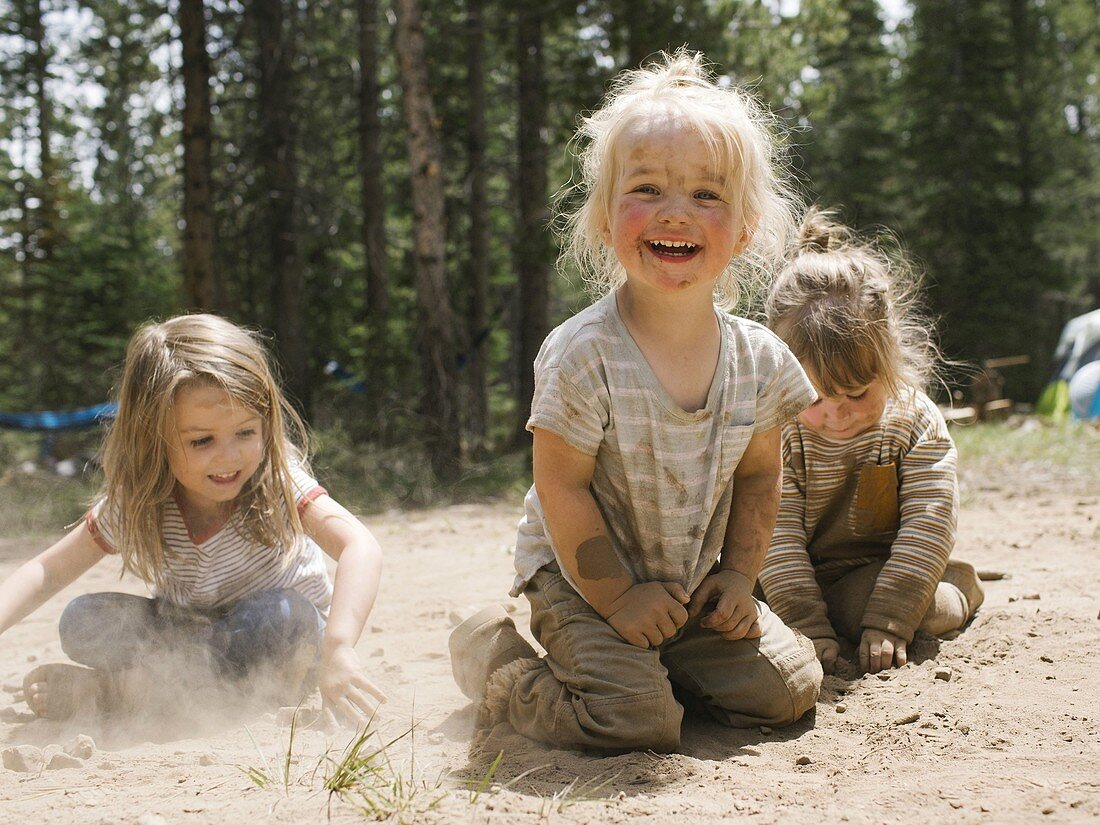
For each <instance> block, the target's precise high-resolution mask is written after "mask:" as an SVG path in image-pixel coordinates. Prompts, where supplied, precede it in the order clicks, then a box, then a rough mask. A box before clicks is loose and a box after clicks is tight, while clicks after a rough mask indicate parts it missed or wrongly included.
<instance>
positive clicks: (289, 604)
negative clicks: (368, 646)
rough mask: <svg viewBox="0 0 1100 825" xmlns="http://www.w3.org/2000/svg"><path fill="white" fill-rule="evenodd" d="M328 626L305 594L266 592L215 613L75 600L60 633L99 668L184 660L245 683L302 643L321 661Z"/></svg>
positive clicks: (134, 601)
mask: <svg viewBox="0 0 1100 825" xmlns="http://www.w3.org/2000/svg"><path fill="white" fill-rule="evenodd" d="M324 627H325V620H324V617H322V616H321V614H320V613H319V612H318V610H317V608H316V607H314V606H313V604H312V602H310V601H309V600H308V599H307V598H306V597H305V596H303V595H301V594H300V593H298V592H296V591H294V590H263V591H260V592H258V593H253V594H252V595H250V596H247V597H245V598H243V599H241V600H240V601H238V602H236V603H235V604H233V605H232V606H231V607H228V608H225V609H219V610H212V611H201V610H189V609H186V608H180V607H178V606H176V605H173V604H171V603H169V602H167V601H166V600H164V599H156V598H153V599H150V598H144V597H142V596H133V595H130V594H128V593H90V594H88V595H85V596H78V597H77V598H75V599H73V600H72V601H71V602H69V605H68V607H66V608H65V612H64V613H62V614H61V622H60V625H59V628H58V630H59V633H60V636H61V649H62V650H63V651H65V654H66V655H67V656H68V657H69V658H70V659H72V660H73V661H74V662H79V663H80V664H83V665H87V666H88V667H92V668H96V669H97V670H104V671H121V670H127V669H129V668H132V667H135V666H141V665H142V664H146V663H149V662H150V660H152V659H157V658H162V657H173V656H182V657H184V658H185V659H194V661H195V662H196V663H198V662H202V661H206V662H209V664H210V665H211V666H212V667H213V668H214V669H215V671H216V672H218V673H219V674H220V675H222V676H224V677H227V678H241V677H244V676H246V675H247V674H248V673H249V672H250V671H251V670H252V669H254V668H256V667H257V666H260V665H264V664H268V665H272V666H274V667H278V666H279V664H280V662H282V661H284V660H286V659H288V658H289V657H290V656H291V655H292V654H294V653H295V652H296V651H297V650H298V649H299V648H300V647H301V646H303V645H305V646H307V647H312V648H313V649H314V651H315V655H314V658H315V659H316V658H317V657H318V656H319V655H320V650H321V636H322V633H323V631H324Z"/></svg>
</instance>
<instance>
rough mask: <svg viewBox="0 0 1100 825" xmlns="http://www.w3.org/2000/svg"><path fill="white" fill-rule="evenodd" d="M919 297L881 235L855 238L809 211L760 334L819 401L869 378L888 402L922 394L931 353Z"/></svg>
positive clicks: (827, 215) (901, 259)
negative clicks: (767, 334) (780, 349)
mask: <svg viewBox="0 0 1100 825" xmlns="http://www.w3.org/2000/svg"><path fill="white" fill-rule="evenodd" d="M919 290H920V278H919V276H918V274H917V272H916V271H915V270H914V269H913V267H912V265H911V264H909V262H908V261H907V260H906V259H905V256H904V255H903V254H902V252H901V249H900V247H899V246H898V244H897V243H896V241H894V240H893V239H892V238H891V237H890V236H889V235H886V234H883V235H882V236H880V237H876V238H866V239H865V238H860V237H859V236H858V235H856V233H855V232H853V231H852V230H851V229H849V228H848V227H847V226H844V225H843V224H841V223H839V222H837V221H836V220H835V215H834V214H833V213H831V212H827V211H822V210H819V209H811V210H810V211H809V212H808V213H807V215H806V218H805V220H804V221H803V224H802V228H801V230H800V236H799V248H798V251H797V253H796V254H795V255H794V257H793V258H792V260H791V261H790V262H789V263H788V264H787V266H785V267H784V268H783V270H782V271H781V272H780V273H779V276H778V278H776V282H775V284H774V286H773V287H772V291H771V294H770V295H769V296H768V300H767V306H766V311H767V318H768V326H770V327H771V328H772V330H774V331H775V333H776V334H777V335H779V337H780V338H782V339H783V340H784V341H785V342H786V344H787V346H789V347H790V348H791V351H792V352H793V353H794V354H795V356H796V357H797V358H798V360H799V361H801V362H802V366H803V367H804V368H805V369H806V370H807V371H808V372H810V373H811V374H812V376H813V378H814V380H815V381H816V382H817V385H818V389H819V390H820V391H821V392H822V393H824V394H826V395H839V394H841V393H843V392H845V391H846V390H849V389H852V388H853V387H862V386H865V385H867V384H870V383H871V382H872V381H874V380H875V379H876V378H878V379H879V380H881V381H882V383H883V385H884V387H885V388H886V391H887V392H888V393H889V394H890V395H892V396H895V397H896V396H898V395H899V394H900V393H902V392H903V391H904V390H906V389H907V388H913V389H921V390H926V389H928V385H929V383H930V381H931V380H932V377H933V371H934V366H935V363H936V360H937V358H938V350H937V348H936V345H935V344H934V342H933V340H932V324H931V322H930V321H929V320H928V319H927V318H926V317H925V316H924V314H923V312H922V311H921V309H920V306H919V302H918V299H919Z"/></svg>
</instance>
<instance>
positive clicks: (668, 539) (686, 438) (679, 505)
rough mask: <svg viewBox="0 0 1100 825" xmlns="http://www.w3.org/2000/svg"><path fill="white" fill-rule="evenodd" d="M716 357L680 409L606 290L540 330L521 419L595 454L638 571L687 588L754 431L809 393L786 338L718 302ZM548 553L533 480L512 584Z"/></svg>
mask: <svg viewBox="0 0 1100 825" xmlns="http://www.w3.org/2000/svg"><path fill="white" fill-rule="evenodd" d="M715 314H716V316H717V318H718V321H719V324H720V328H721V351H720V355H719V361H718V364H719V366H718V368H717V369H716V370H715V374H714V379H713V381H712V384H711V388H710V391H709V394H708V397H707V402H706V405H705V406H704V407H703V408H702V409H700V410H697V411H695V412H687V411H686V410H683V409H682V408H680V407H679V406H678V405H677V404H676V402H675V401H673V400H672V398H671V397H670V396H669V394H668V393H667V391H666V390H665V389H664V387H663V386H662V385H661V382H660V381H659V380H658V379H657V377H656V375H654V373H653V370H652V369H651V368H650V366H649V364H648V362H647V361H646V360H645V357H644V356H643V355H642V352H641V350H639V349H638V346H637V344H635V342H634V340H633V339H632V338H631V337H630V333H629V332H628V331H627V329H626V326H625V325H624V323H623V321H622V318H621V317H620V316H619V312H618V308H617V305H616V302H615V296H614V294H613V293H612V294H611V295H608V296H607V297H605V298H602V299H601V300H599V301H597V302H596V303H595V304H593V305H592V306H590V307H588V308H587V309H585V310H583V311H582V312H580V313H578V314H577V315H575V316H574V317H573V318H571V319H569V320H568V321H566V322H565V323H564V324H562V325H561V326H559V327H558V328H557V329H555V330H554V331H553V332H551V333H550V335H549V336H548V337H547V339H546V341H545V342H544V343H543V346H542V350H541V351H540V352H539V356H538V358H537V360H536V361H535V394H534V399H533V401H532V405H531V418H530V420H529V421H528V424H527V427H528V429H534V428H536V427H538V428H541V429H545V430H548V431H550V432H553V433H555V434H557V435H559V436H560V437H561V438H563V439H564V440H565V441H566V442H567V443H569V444H570V445H571V446H573V447H574V448H576V449H577V450H580V451H581V452H583V453H585V454H587V455H592V456H595V458H596V465H595V470H594V472H593V475H592V484H591V490H592V496H593V498H594V499H595V500H596V504H597V506H598V507H599V508H600V512H601V513H602V515H603V517H604V521H605V523H606V524H607V528H608V533H609V535H610V538H611V542H612V545H613V546H614V547H615V550H616V552H617V553H618V555H619V558H620V560H621V561H622V562H623V565H624V566H625V567H626V569H627V570H629V571H630V573H631V575H632V576H633V577H634V580H635V581H636V582H647V581H665V582H679V583H680V584H682V585H683V586H684V587H685V588H686V589H687V590H688V592H689V593H690V592H691V591H692V590H694V589H695V588H696V587H697V586H698V585H699V583H700V582H701V581H702V580H703V578H704V577H705V576H706V575H707V574H708V573H709V572H710V569H711V566H712V565H713V564H714V562H715V561H716V560H717V559H718V557H719V554H720V553H721V550H722V544H723V542H724V540H725V532H726V523H727V521H728V519H729V513H730V504H731V502H732V500H733V496H734V495H736V491H735V490H734V489H733V473H734V470H735V469H736V468H737V464H738V462H739V461H740V460H741V456H742V454H743V453H744V452H745V447H746V446H747V445H748V443H749V439H750V438H752V436H753V434H754V433H756V432H759V431H762V430H767V429H770V428H772V427H776V426H778V425H780V424H782V423H783V422H784V421H786V420H787V419H789V418H791V417H792V416H794V415H796V414H797V413H798V412H799V411H800V410H802V409H804V408H805V407H806V406H807V405H808V404H810V403H811V402H812V401H813V399H814V390H813V385H812V384H810V382H809V380H808V379H807V378H806V374H805V372H803V370H802V367H801V366H800V365H799V363H798V361H797V360H796V359H795V357H794V356H793V355H792V354H791V352H790V350H789V349H787V346H786V345H785V344H784V343H783V342H782V341H780V340H779V338H777V337H776V336H775V335H774V334H773V333H771V332H770V331H769V330H767V329H766V328H765V327H763V326H761V325H760V324H757V323H755V322H753V321H748V320H745V319H744V318H738V317H736V316H733V315H730V314H728V313H726V312H722V311H720V310H718V309H717V308H715ZM554 559H555V554H554V549H553V546H552V544H551V541H550V538H549V533H548V531H547V530H546V528H545V525H544V523H543V515H542V508H541V506H540V504H539V501H538V496H537V495H536V493H535V488H534V487H532V488H531V490H530V491H529V492H528V493H527V497H526V500H525V516H524V519H523V521H522V522H521V523H520V528H519V536H518V538H517V540H516V559H515V562H516V573H517V576H516V581H515V585H514V587H513V590H512V592H513V594H514V595H515V594H518V593H520V592H521V591H522V590H523V588H524V586H525V585H526V583H527V581H529V580H530V578H531V577H532V576H533V575H534V574H535V573H536V572H537V571H538V569H539V568H540V567H542V566H544V565H546V564H548V563H549V562H551V561H553V560H554Z"/></svg>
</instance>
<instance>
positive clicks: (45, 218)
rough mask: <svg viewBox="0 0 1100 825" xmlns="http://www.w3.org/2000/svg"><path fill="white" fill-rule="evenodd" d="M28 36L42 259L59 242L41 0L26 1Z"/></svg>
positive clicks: (37, 239)
mask: <svg viewBox="0 0 1100 825" xmlns="http://www.w3.org/2000/svg"><path fill="white" fill-rule="evenodd" d="M26 9H27V37H28V39H29V40H30V45H31V47H32V48H33V51H32V52H31V53H30V55H29V56H28V62H29V67H28V68H29V69H30V72H29V74H30V76H31V77H32V78H33V80H34V103H35V113H36V114H37V115H38V167H39V178H38V187H37V190H38V191H37V193H36V194H37V195H38V210H37V216H36V217H37V220H36V221H35V224H36V226H35V247H36V255H37V258H38V260H39V261H40V262H48V261H49V260H50V259H51V258H52V257H53V251H54V246H55V245H56V242H57V228H58V209H57V163H56V161H55V160H54V156H53V149H52V147H51V146H50V138H51V136H52V134H53V118H52V117H51V115H52V110H51V108H50V100H49V98H48V97H47V96H46V80H47V79H48V78H49V57H48V55H47V45H46V30H45V26H44V24H43V22H42V0H31V2H29V3H27V6H26Z"/></svg>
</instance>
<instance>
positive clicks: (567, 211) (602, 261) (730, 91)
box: [557, 49, 801, 309]
mask: <svg viewBox="0 0 1100 825" xmlns="http://www.w3.org/2000/svg"><path fill="white" fill-rule="evenodd" d="M657 117H661V118H669V117H673V118H677V119H682V120H683V121H684V122H685V123H686V124H687V125H688V126H689V127H690V128H692V129H694V130H695V131H696V132H697V133H698V134H699V135H700V137H701V138H702V139H703V140H704V141H705V143H706V145H707V147H708V150H709V153H710V154H711V158H710V160H711V161H712V162H713V163H714V164H715V166H716V167H717V168H718V169H719V170H721V171H722V172H724V173H725V174H726V176H727V177H728V178H729V181H730V183H731V189H732V190H733V191H732V196H733V197H735V198H737V199H738V200H739V201H740V207H741V215H742V218H743V220H744V222H745V226H746V227H747V228H748V229H749V230H750V231H751V232H752V238H751V240H750V242H749V244H748V246H747V247H746V248H745V250H744V252H742V254H740V255H737V256H735V257H734V258H733V259H732V260H731V261H730V262H729V265H728V266H727V267H726V270H725V272H723V274H722V276H721V277H720V278H719V279H718V282H717V284H716V285H715V290H714V293H715V302H716V303H717V304H718V305H719V306H721V307H723V308H725V309H731V308H733V307H734V306H736V305H737V304H738V302H739V301H740V300H741V299H742V296H743V295H744V293H746V292H748V293H750V296H749V297H752V296H751V293H752V292H754V291H756V290H757V289H758V288H759V287H761V286H762V285H764V283H765V282H766V281H767V279H768V278H769V277H770V275H771V274H772V273H774V271H775V269H776V268H777V267H778V266H779V265H780V264H781V262H782V260H783V259H784V257H785V255H786V253H787V250H788V248H789V244H790V240H791V238H792V237H793V235H794V231H795V228H796V226H797V217H796V216H797V215H798V214H799V213H800V211H801V200H800V198H799V197H798V196H797V195H796V194H795V192H794V190H793V188H792V187H791V185H790V182H789V180H788V175H787V170H788V168H789V164H788V162H787V159H786V155H785V152H784V148H783V146H782V142H781V141H780V139H779V126H778V121H777V120H776V119H775V118H774V117H773V116H772V115H771V114H770V113H769V112H768V111H767V110H766V109H765V108H764V107H763V106H762V105H761V104H760V103H759V102H758V101H757V100H756V99H755V98H754V97H753V96H752V95H750V94H749V93H748V92H746V91H744V90H742V89H739V88H737V87H736V86H734V85H732V84H731V85H720V84H719V83H717V82H716V81H715V79H714V77H713V76H712V75H711V73H710V72H709V71H708V70H707V68H706V66H705V63H704V58H703V55H702V54H700V53H697V52H695V53H693V52H689V51H687V50H683V49H681V50H679V51H677V52H675V53H673V54H665V53H662V54H661V56H660V59H659V60H658V61H657V62H656V63H654V64H653V65H651V66H648V67H646V68H643V69H635V70H630V71H626V72H623V73H622V74H620V75H619V76H618V78H616V80H615V81H614V82H613V84H612V87H611V90H610V91H609V92H608V94H607V96H606V98H605V99H604V103H603V105H602V106H601V107H600V109H599V110H597V111H596V112H594V113H592V114H591V115H589V116H588V117H585V118H582V119H581V124H580V127H579V128H578V130H577V134H576V136H575V138H574V142H575V143H576V144H577V145H578V146H579V149H578V152H577V154H578V161H579V166H580V180H579V181H575V182H574V183H573V184H572V185H571V186H569V187H566V188H565V189H563V191H562V192H561V193H560V194H559V196H558V199H557V204H558V213H559V222H558V225H559V227H560V228H561V233H562V236H563V241H564V243H563V247H562V253H561V258H560V260H559V263H560V264H562V265H567V264H569V263H572V264H573V265H575V266H576V267H577V268H578V269H579V271H580V273H581V276H582V277H583V278H584V280H585V283H586V284H587V285H588V286H589V288H590V290H591V291H592V292H593V293H594V294H595V295H597V296H602V295H606V294H607V293H608V292H610V291H612V290H613V289H615V288H617V287H618V286H620V285H621V284H622V283H623V282H624V281H625V280H626V271H625V270H624V269H623V266H622V264H621V263H620V262H619V260H618V258H617V257H616V256H615V252H614V250H613V249H611V248H610V247H608V246H607V245H606V244H604V242H603V237H602V235H601V228H602V227H603V226H606V225H607V223H608V221H609V220H610V210H611V199H612V196H613V194H614V189H615V182H616V180H617V179H618V177H619V173H620V171H621V168H622V163H623V160H622V148H621V145H620V144H621V143H622V137H623V135H624V134H625V133H626V132H627V131H628V130H629V129H630V128H631V127H632V126H635V125H636V124H638V123H640V122H641V123H644V122H646V121H648V120H651V119H653V118H657ZM578 200H579V205H576V206H575V208H574V206H573V205H574V204H576V203H577V201H578Z"/></svg>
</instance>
